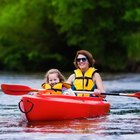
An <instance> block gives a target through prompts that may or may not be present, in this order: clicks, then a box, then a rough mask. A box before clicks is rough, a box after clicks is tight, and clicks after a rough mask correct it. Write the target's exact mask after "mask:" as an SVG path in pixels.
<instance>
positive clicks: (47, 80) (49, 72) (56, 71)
mask: <svg viewBox="0 0 140 140" xmlns="http://www.w3.org/2000/svg"><path fill="white" fill-rule="evenodd" d="M53 73H56V74H57V75H58V78H59V79H60V82H64V81H65V77H64V76H63V75H62V73H61V72H60V71H59V70H58V69H50V70H49V71H48V72H47V73H46V75H45V79H46V82H47V83H49V75H50V74H53Z"/></svg>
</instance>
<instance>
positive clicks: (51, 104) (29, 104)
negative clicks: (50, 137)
mask: <svg viewBox="0 0 140 140" xmlns="http://www.w3.org/2000/svg"><path fill="white" fill-rule="evenodd" d="M19 109H20V111H21V112H22V114H23V116H24V118H25V119H26V120H27V121H28V122H35V121H54V120H55V121H57V120H69V119H80V118H93V117H98V116H103V115H107V114H108V113H109V110H110V104H109V103H108V102H106V101H103V100H102V99H100V98H97V97H77V96H67V95H42V96H31V95H25V96H23V97H22V99H21V101H20V102H19Z"/></svg>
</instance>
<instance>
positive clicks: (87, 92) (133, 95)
mask: <svg viewBox="0 0 140 140" xmlns="http://www.w3.org/2000/svg"><path fill="white" fill-rule="evenodd" d="M73 92H74V93H78V94H84V93H85V94H93V93H94V92H91V91H73ZM101 95H112V96H127V97H128V96H129V97H136V95H135V94H129V93H107V92H105V93H101ZM139 96H140V95H139Z"/></svg>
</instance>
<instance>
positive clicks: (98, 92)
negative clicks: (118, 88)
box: [93, 89, 106, 98]
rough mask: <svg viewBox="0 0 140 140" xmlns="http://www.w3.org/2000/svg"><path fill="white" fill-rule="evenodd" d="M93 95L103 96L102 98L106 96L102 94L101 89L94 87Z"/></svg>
mask: <svg viewBox="0 0 140 140" xmlns="http://www.w3.org/2000/svg"><path fill="white" fill-rule="evenodd" d="M93 95H94V96H98V97H102V98H105V97H106V96H105V95H101V91H100V90H99V89H94V93H93Z"/></svg>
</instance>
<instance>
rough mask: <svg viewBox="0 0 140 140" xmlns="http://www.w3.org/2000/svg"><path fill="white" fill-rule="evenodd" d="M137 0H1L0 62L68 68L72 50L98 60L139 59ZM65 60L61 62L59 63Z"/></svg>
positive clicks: (113, 65) (108, 63)
mask: <svg viewBox="0 0 140 140" xmlns="http://www.w3.org/2000/svg"><path fill="white" fill-rule="evenodd" d="M139 5H140V1H139V0H135V1H132V0H127V1H113V2H112V0H30V1H29V0H12V1H11V0H1V1H0V51H1V52H2V53H1V54H0V64H1V65H2V66H3V67H4V68H5V69H8V70H19V71H23V70H24V71H25V70H33V71H38V70H43V71H44V69H45V70H46V69H48V68H51V67H58V68H60V67H61V68H63V69H65V70H66V69H68V70H69V69H72V62H73V58H74V55H75V52H76V50H78V49H86V50H89V51H90V52H91V53H93V56H94V58H95V59H96V60H97V61H96V62H97V65H100V66H103V67H105V68H106V69H109V70H113V71H116V70H117V71H120V70H124V69H125V66H126V65H127V60H133V61H137V62H139V61H140V60H139V55H138V51H139V46H140V42H139V29H140V7H139ZM64 62H65V63H64Z"/></svg>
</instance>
